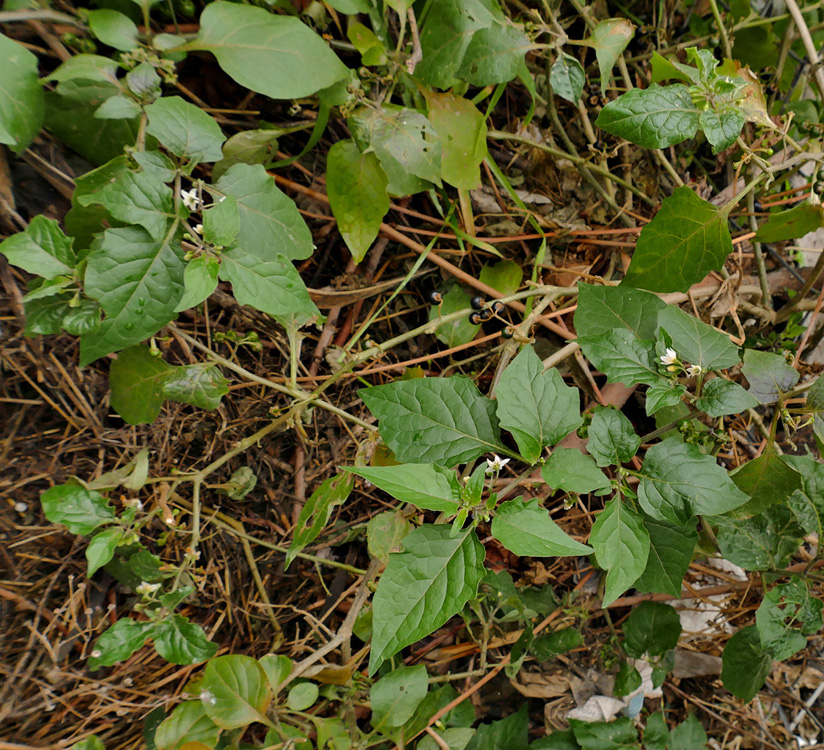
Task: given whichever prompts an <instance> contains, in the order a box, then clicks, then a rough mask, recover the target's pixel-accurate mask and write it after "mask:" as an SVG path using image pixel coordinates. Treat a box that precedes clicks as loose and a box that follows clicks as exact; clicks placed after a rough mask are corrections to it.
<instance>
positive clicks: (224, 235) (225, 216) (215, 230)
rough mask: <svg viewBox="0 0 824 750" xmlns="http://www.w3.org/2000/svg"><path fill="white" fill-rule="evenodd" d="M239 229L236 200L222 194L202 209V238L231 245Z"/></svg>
mask: <svg viewBox="0 0 824 750" xmlns="http://www.w3.org/2000/svg"><path fill="white" fill-rule="evenodd" d="M239 231H240V213H239V212H238V208H237V201H236V200H235V199H234V198H233V197H232V196H231V195H224V196H222V197H221V198H220V199H219V200H217V201H216V202H215V203H214V204H213V205H212V206H210V207H209V208H207V209H205V210H204V211H203V239H204V240H206V242H210V243H212V244H213V245H219V246H221V247H223V246H226V245H231V244H232V243H233V242H234V241H235V239H236V238H237V234H238V232H239Z"/></svg>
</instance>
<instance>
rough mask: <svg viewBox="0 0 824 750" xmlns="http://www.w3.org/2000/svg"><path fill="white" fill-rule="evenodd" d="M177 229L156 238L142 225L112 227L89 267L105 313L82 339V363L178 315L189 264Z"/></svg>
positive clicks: (92, 290) (90, 290) (88, 283)
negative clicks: (184, 257) (98, 325)
mask: <svg viewBox="0 0 824 750" xmlns="http://www.w3.org/2000/svg"><path fill="white" fill-rule="evenodd" d="M175 234H176V232H175V231H173V230H169V232H168V233H167V235H166V236H165V237H164V238H163V239H162V240H155V239H153V238H152V237H151V236H150V235H149V234H148V233H147V232H146V231H144V230H143V229H141V228H139V227H123V228H121V229H107V230H106V232H105V233H104V234H103V238H102V241H101V242H100V243H99V245H98V246H97V247H96V248H95V249H93V250H92V252H91V253H90V254H89V257H88V266H87V268H86V279H85V287H86V293H87V294H88V295H89V296H90V297H93V298H95V299H96V300H97V301H98V302H100V306H101V307H102V308H103V310H104V312H105V313H106V317H105V319H104V320H103V323H102V324H101V326H100V329H99V330H98V331H97V332H96V333H91V334H86V335H85V336H83V338H82V339H81V342H80V366H81V367H85V366H86V365H88V364H89V363H91V362H94V360H96V359H98V358H100V357H103V356H105V355H106V354H109V353H110V352H113V351H117V350H119V349H125V348H126V347H128V346H131V345H133V344H137V343H139V342H141V341H143V340H144V339H146V338H148V337H149V336H153V335H154V334H155V333H157V332H158V331H159V330H160V329H161V328H162V327H163V326H164V325H166V323H168V322H169V321H170V320H172V318H173V317H174V309H175V307H177V301H178V300H179V299H180V295H181V293H182V290H183V268H184V262H183V258H182V252H181V250H180V246H179V245H178V243H177V241H176V239H175Z"/></svg>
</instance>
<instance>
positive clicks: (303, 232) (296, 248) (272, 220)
mask: <svg viewBox="0 0 824 750" xmlns="http://www.w3.org/2000/svg"><path fill="white" fill-rule="evenodd" d="M212 7H214V4H213V5H210V6H209V8H212ZM238 7H241V6H238ZM215 190H216V191H217V192H219V193H221V194H223V195H231V196H232V197H233V198H235V199H236V200H237V208H238V214H239V215H240V229H239V230H238V234H237V244H238V246H239V247H240V248H242V249H243V250H244V252H245V253H248V254H251V255H253V256H254V257H256V258H259V259H260V260H262V261H274V260H277V259H278V257H279V256H280V257H285V258H289V259H290V260H303V259H304V258H308V257H309V256H310V255H311V254H312V252H313V251H314V245H313V244H312V234H311V232H310V231H309V227H307V226H306V222H305V221H304V220H303V218H302V217H301V215H300V212H299V211H298V209H297V206H295V204H294V203H293V202H292V200H290V199H289V198H288V197H286V196H285V195H284V194H283V193H282V192H281V191H280V190H279V189H278V187H277V186H276V185H275V181H274V179H273V178H272V177H271V175H269V174H267V173H266V170H265V169H264V168H263V167H262V166H261V165H260V164H254V165H249V164H235V165H234V166H233V167H231V168H230V169H228V170H226V172H225V173H224V174H223V175H222V176H221V178H220V179H219V180H218V181H217V183H215Z"/></svg>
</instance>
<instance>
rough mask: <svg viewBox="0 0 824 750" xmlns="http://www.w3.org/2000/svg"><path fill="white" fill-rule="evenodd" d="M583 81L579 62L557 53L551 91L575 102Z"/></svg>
mask: <svg viewBox="0 0 824 750" xmlns="http://www.w3.org/2000/svg"><path fill="white" fill-rule="evenodd" d="M585 82H586V75H585V74H584V69H583V67H581V63H579V62H578V60H576V59H575V58H574V57H572V55H568V54H566V52H560V53H558V57H556V58H555V62H554V63H552V67H551V68H550V69H549V84H550V86H552V91H553V92H554V93H556V94H558V96H560V97H561V98H562V99H566V100H567V101H568V102H572V103H573V104H575V103H577V101H578V100H579V99H580V98H581V93H582V92H583V90H584V83H585ZM581 286H583V284H582V285H581Z"/></svg>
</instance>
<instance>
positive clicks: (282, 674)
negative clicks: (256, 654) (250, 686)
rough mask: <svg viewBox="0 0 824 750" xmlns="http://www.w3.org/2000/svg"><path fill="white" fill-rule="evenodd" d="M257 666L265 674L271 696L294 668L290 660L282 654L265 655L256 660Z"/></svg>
mask: <svg viewBox="0 0 824 750" xmlns="http://www.w3.org/2000/svg"><path fill="white" fill-rule="evenodd" d="M258 664H260V666H261V667H263V671H264V672H266V678H267V679H268V680H269V687H271V688H272V693H273V694H277V691H278V688H279V686H280V684H281V683H282V682H283V681H284V680H285V679H286V678H287V677H288V676H289V675H290V674H291V673H292V667H293V666H294V664H293V662H292V660H291V659H290V658H289V657H288V656H283V655H282V654H265V655H264V656H261V657H260V659H258Z"/></svg>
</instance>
